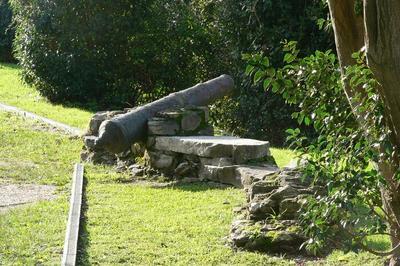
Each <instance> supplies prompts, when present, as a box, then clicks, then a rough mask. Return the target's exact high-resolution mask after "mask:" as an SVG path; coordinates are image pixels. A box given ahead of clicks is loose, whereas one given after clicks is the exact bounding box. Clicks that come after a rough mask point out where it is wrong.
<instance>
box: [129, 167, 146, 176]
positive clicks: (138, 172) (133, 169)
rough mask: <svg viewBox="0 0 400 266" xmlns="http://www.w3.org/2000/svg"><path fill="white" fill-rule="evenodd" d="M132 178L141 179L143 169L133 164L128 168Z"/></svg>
mask: <svg viewBox="0 0 400 266" xmlns="http://www.w3.org/2000/svg"><path fill="white" fill-rule="evenodd" d="M128 170H129V171H130V172H131V175H132V177H134V178H135V177H142V176H143V175H144V172H145V171H144V168H143V167H142V166H141V165H137V164H133V165H131V166H129V167H128Z"/></svg>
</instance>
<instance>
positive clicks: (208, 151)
mask: <svg viewBox="0 0 400 266" xmlns="http://www.w3.org/2000/svg"><path fill="white" fill-rule="evenodd" d="M128 111H130V110H129V109H127V110H124V111H111V112H100V113H97V114H95V115H94V116H93V118H92V119H91V121H90V124H89V128H88V131H87V134H86V136H84V143H85V145H84V149H83V151H82V154H81V159H82V161H84V162H92V163H96V164H108V165H115V166H116V167H117V168H118V169H120V170H123V169H124V170H129V171H131V173H132V176H133V177H144V176H146V175H147V174H148V175H154V174H156V173H160V174H163V175H164V176H167V177H170V178H172V179H175V180H186V181H190V182H194V181H199V182H200V181H211V182H218V183H222V184H228V185H232V186H235V187H238V188H243V189H244V191H245V192H246V195H247V203H246V204H245V206H243V207H240V208H236V209H235V212H236V213H237V217H236V220H235V221H234V222H233V224H232V229H231V234H230V239H231V243H232V245H233V246H234V247H236V248H239V249H246V250H256V251H264V252H271V253H290V254H293V253H301V252H300V251H299V247H300V246H301V244H302V243H303V242H304V241H305V240H306V239H305V238H304V236H302V234H301V232H300V228H299V226H298V221H297V219H298V215H299V212H298V211H299V210H300V208H301V204H302V203H303V201H304V199H305V198H306V197H308V196H309V195H313V194H315V193H316V190H315V189H314V188H312V187H311V186H310V180H308V181H306V180H302V178H301V173H300V172H299V170H298V169H297V166H296V165H291V166H287V167H285V168H283V169H279V167H278V166H277V165H276V163H275V161H274V159H273V157H272V156H271V154H270V151H269V143H268V142H266V141H259V140H253V139H243V138H237V137H231V136H214V134H213V132H214V130H213V127H212V126H211V125H210V124H209V113H208V108H207V107H195V106H189V107H186V108H179V109H171V110H166V111H163V112H159V113H157V114H156V115H155V116H154V117H153V118H152V119H150V120H149V121H148V137H147V139H146V141H144V142H142V143H140V144H138V143H135V144H133V145H132V146H131V147H130V149H128V150H126V151H125V152H123V153H120V154H112V153H110V152H108V151H106V150H104V149H99V148H96V147H95V146H94V145H93V140H94V139H96V137H97V135H96V134H98V129H99V126H100V124H101V123H102V122H103V121H104V120H106V119H110V118H112V117H115V116H118V115H121V114H124V113H125V112H128ZM137 157H140V158H141V159H140V160H141V161H142V165H138V164H137V163H136V161H137V159H138V158H137Z"/></svg>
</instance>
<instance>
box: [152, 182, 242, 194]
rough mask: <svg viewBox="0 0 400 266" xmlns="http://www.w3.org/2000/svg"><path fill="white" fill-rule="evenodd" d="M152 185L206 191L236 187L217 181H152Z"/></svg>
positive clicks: (154, 186) (161, 187)
mask: <svg viewBox="0 0 400 266" xmlns="http://www.w3.org/2000/svg"><path fill="white" fill-rule="evenodd" d="M150 187H151V188H155V189H165V188H168V189H176V190H183V191H189V192H204V191H207V190H226V189H233V188H235V187H233V186H231V185H226V184H221V183H215V182H202V181H198V182H183V181H176V182H170V183H152V184H151V185H150Z"/></svg>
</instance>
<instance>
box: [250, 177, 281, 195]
mask: <svg viewBox="0 0 400 266" xmlns="http://www.w3.org/2000/svg"><path fill="white" fill-rule="evenodd" d="M276 189H278V186H277V184H276V182H271V181H265V180H263V181H258V182H255V183H253V184H252V185H251V186H250V189H249V192H248V194H249V195H250V199H254V196H255V195H256V194H267V193H270V192H272V191H274V190H276Z"/></svg>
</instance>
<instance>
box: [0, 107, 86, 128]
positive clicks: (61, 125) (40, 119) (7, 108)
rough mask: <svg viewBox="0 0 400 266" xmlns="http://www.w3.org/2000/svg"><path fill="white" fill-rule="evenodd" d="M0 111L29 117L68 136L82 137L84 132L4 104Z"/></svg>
mask: <svg viewBox="0 0 400 266" xmlns="http://www.w3.org/2000/svg"><path fill="white" fill-rule="evenodd" d="M0 110H3V111H6V112H9V113H13V114H17V115H19V116H23V117H27V118H30V119H34V120H38V121H40V122H43V123H45V124H47V125H50V126H52V127H55V128H57V129H59V130H61V131H63V132H65V133H67V134H68V135H72V136H81V135H82V133H83V131H82V130H81V129H79V128H75V127H70V126H68V125H66V124H63V123H60V122H57V121H54V120H51V119H49V118H46V117H43V116H39V115H36V114H34V113H31V112H27V111H24V110H22V109H19V108H17V107H14V106H10V105H6V104H3V103H0Z"/></svg>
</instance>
